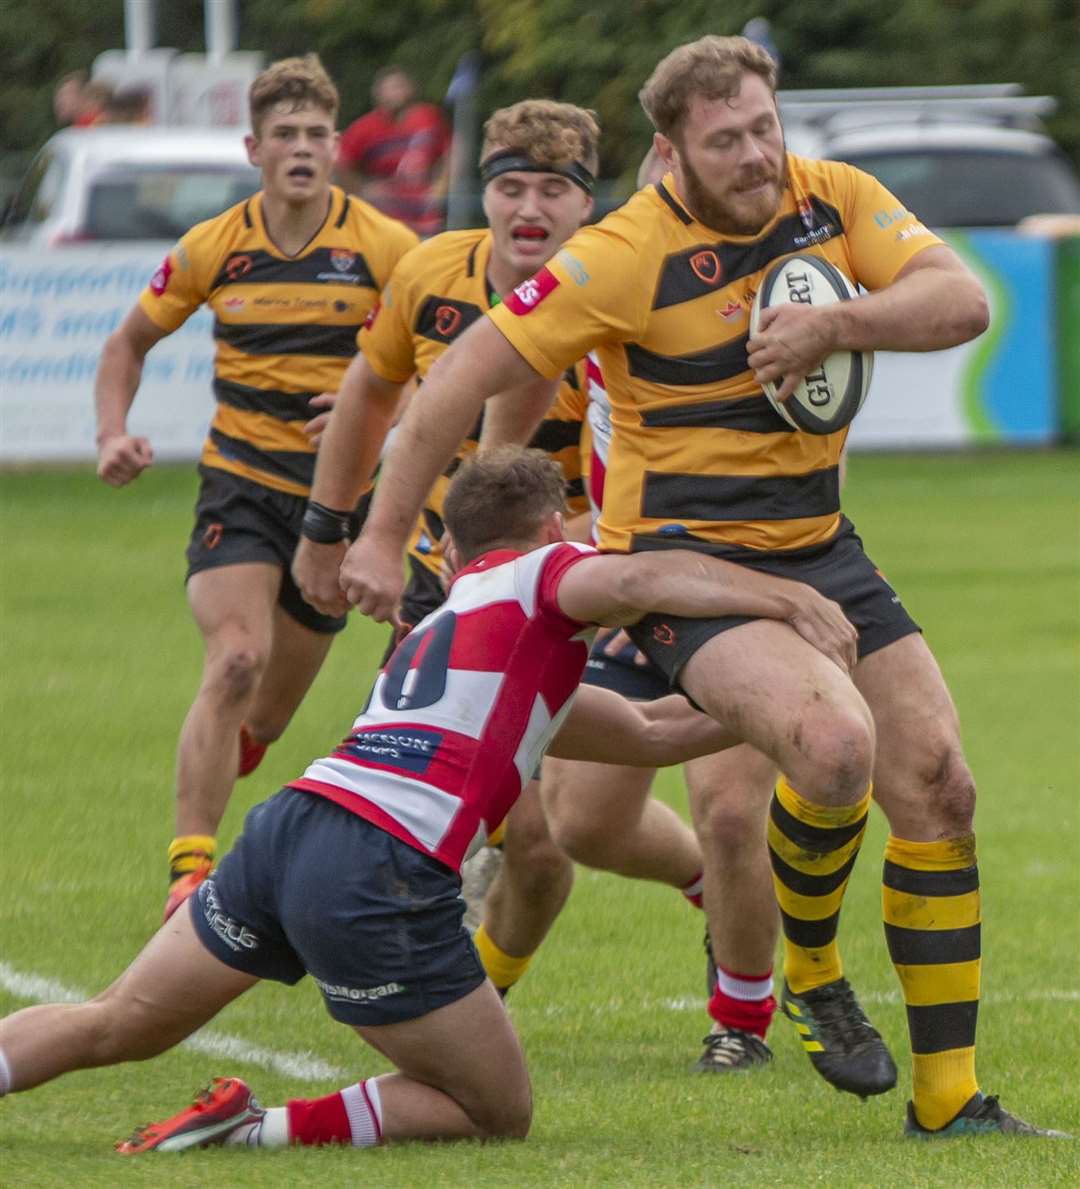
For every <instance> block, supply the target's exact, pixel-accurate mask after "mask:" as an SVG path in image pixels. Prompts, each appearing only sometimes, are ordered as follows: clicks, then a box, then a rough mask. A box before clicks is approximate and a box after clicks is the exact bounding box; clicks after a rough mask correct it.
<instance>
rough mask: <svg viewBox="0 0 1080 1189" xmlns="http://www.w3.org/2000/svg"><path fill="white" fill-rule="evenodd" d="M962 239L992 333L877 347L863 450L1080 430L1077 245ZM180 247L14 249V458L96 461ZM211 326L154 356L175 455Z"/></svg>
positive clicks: (0, 321)
mask: <svg viewBox="0 0 1080 1189" xmlns="http://www.w3.org/2000/svg"><path fill="white" fill-rule="evenodd" d="M948 238H949V241H950V243H952V244H953V246H954V247H955V248H956V249H957V250H958V251H959V252H960V254H961V255H962V256H963V257H964V259H965V260H966V261H967V263H968V264H969V265H970V266H971V267H972V268H973V269H974V270H975V272H976V273H977V274H978V276H979V278H980V279H981V281H982V282H983V284H984V286H985V287H986V290H987V292H988V294H989V296H990V305H991V325H990V329H989V330H988V331H987V332H986V334H984V335H982V336H981V337H980V338H978V339H976V340H975V341H974V342H972V343H967V344H965V345H964V346H962V347H956V348H953V349H951V350H948V351H934V352H928V353H925V354H902V355H900V354H891V353H889V352H878V353H877V357H876V360H875V367H874V380H873V384H872V386H871V389H870V395H869V397H868V399H867V402H866V405H865V406H864V408H863V410H862V411H861V412H860V414H859V416H858V418H857V419H856V421H855V424H854V425H853V427H852V431H851V438H850V441H851V446H852V449H854V450H858V449H909V448H911V449H918V448H944V447H963V446H976V445H1039V444H1044V443H1050V442H1053V441H1055V440H1057V439H1058V437H1059V436H1060V434H1061V430H1062V423H1061V421H1062V413H1063V410H1062V408H1061V403H1062V402H1061V400H1060V398H1059V388H1060V387H1061V386H1062V385H1064V386H1066V387H1068V388H1069V391H1070V392H1071V393H1072V396H1071V398H1069V399H1068V400H1067V401H1066V402H1065V407H1066V410H1071V411H1069V412H1066V416H1068V417H1070V418H1071V419H1072V422H1071V423H1072V424H1073V426H1074V432H1075V431H1076V428H1077V427H1080V363H1078V362H1077V355H1076V343H1077V342H1078V341H1080V323H1078V314H1077V306H1076V301H1077V299H1076V285H1077V280H1078V276H1080V252H1078V251H1077V247H1076V242H1073V241H1065V242H1064V243H1061V244H1055V243H1054V242H1053V241H1052V240H1042V239H1034V238H1027V237H1022V236H1018V235H1016V234H1014V233H1013V232H1010V231H972V232H968V233H950V234H949V236H948ZM167 247H168V245H163V244H154V245H150V246H141V245H140V246H138V247H124V246H120V245H113V246H103V247H71V248H63V249H54V250H52V251H46V252H39V251H32V250H27V249H0V462H22V461H63V460H71V461H76V460H91V459H93V458H94V457H95V450H94V404H93V384H94V374H95V372H96V370H97V365H98V360H99V358H100V354H101V349H102V346H103V344H104V342H105V340H106V338H107V337H108V336H109V334H110V333H111V332H112V331H113V330H114V329H115V328H116V327H117V326H119V324H120V322H121V321H122V319H123V318H124V316H125V315H126V313H127V311H128V310H129V309H130V308H131V307H132V305H133V304H134V303H135V300H136V298H137V297H138V295H139V293H140V292H141V290H142V289H143V287H144V286H145V285H146V284H147V282H148V281H149V279H150V277H151V276H152V275H153V273H154V271H155V269H156V268H157V267H158V265H159V264H160V263H161V260H162V258H163V256H164V254H165V252H166V250H167ZM1058 249H1065V253H1064V256H1063V259H1062V262H1061V264H1062V267H1061V272H1060V277H1056V275H1055V267H1054V263H1055V251H1056V250H1058ZM1070 295H1071V297H1070ZM1063 301H1064V302H1065V303H1066V308H1065V309H1060V308H1059V306H1060V303H1062V302H1063ZM1070 301H1071V305H1070V304H1069V303H1070ZM1070 310H1071V313H1070V312H1069V311H1070ZM932 315H933V311H929V310H928V311H927V316H928V317H930V316H932ZM212 333H213V324H212V319H211V317H210V315H209V314H208V313H207V312H206V311H205V310H200V311H199V312H198V313H196V314H195V315H194V316H193V317H192V318H190V319H189V320H188V322H187V323H185V325H184V326H183V327H181V328H180V330H178V331H177V332H176V333H175V334H172V335H170V336H169V337H168V338H166V339H164V340H163V341H162V342H160V343H159V344H158V345H157V346H156V347H154V349H153V350H152V351H151V352H150V354H149V355H148V356H147V360H146V366H145V368H144V371H143V379H142V384H141V386H140V388H139V393H138V396H137V397H136V400H135V403H134V406H133V409H132V413H131V417H130V422H129V424H130V428H131V430H132V432H133V433H137V434H143V435H145V436H146V437H148V438H149V439H150V441H151V443H152V444H153V447H154V451H155V456H156V457H157V458H158V459H160V460H167V459H194V458H197V457H198V455H199V452H200V447H201V444H202V440H203V437H204V435H205V433H206V428H207V425H208V424H209V421H210V417H211V415H212V413H213V398H212V395H211V379H212V374H213V373H212V368H213V338H212ZM1059 335H1060V336H1062V341H1061V344H1060V351H1061V353H1060V356H1059ZM1059 360H1060V366H1061V368H1062V370H1063V371H1064V372H1065V374H1064V375H1062V376H1061V377H1060V378H1059ZM1070 402H1071V403H1070Z"/></svg>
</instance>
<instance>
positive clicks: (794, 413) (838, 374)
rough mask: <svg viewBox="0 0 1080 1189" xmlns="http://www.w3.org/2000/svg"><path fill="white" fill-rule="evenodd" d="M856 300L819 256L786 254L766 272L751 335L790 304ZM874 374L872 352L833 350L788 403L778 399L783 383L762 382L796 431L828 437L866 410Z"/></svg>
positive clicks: (835, 270) (768, 396)
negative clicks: (767, 313) (770, 313)
mask: <svg viewBox="0 0 1080 1189" xmlns="http://www.w3.org/2000/svg"><path fill="white" fill-rule="evenodd" d="M855 296H856V292H855V287H854V286H853V285H852V283H851V282H850V281H849V280H848V279H847V277H845V276H844V274H843V273H842V272H841V271H840V270H839V269H838V268H836V267H834V266H833V265H832V264H830V263H829V261H828V260H825V259H823V258H822V257H821V256H810V255H800V256H787V257H785V259H783V260H780V261H778V262H777V263H776V264H774V265H773V266H772V268H770V269H769V271H768V272H767V273H766V274H765V279H764V280H763V281H762V283H761V287H760V288H759V289H758V291H757V293H756V294H755V295H754V304H753V306H752V307H751V309H750V336H751V338H752V337H753V336H754V335H755V334H756V333H757V328H758V322H759V320H760V318H761V314H762V311H763V310H767V309H770V308H771V307H772V306H775V305H783V304H784V303H786V302H798V303H800V304H803V305H812V306H823V305H832V304H833V302H837V301H849V300H850V299H851V298H853V297H855ZM873 371H874V353H873V352H872V351H835V352H833V354H832V355H830V356H828V358H827V359H826V360H825V362H824V363H823V364H822V365H821V366H820V367H819V368H818V369H817V370H816V371H814V372H811V373H810V375H808V376H806V377H805V378H804V379H803V380H802V381H801V382H800V383H799V385H798V386H797V387H796V389H795V391H794V392H793V393H792V394H791V396H789V397H788V399H787V400H786V401H780V400H777V399H776V394H777V392H778V391H779V389H780V384H779V383H777V382H775V381H774V382H771V383H767V384H762V388H763V389H764V391H765V397H766V399H767V400H768V402H769V404H771V405H772V407H773V408H774V409H775V410H776V411H777V412H778V413H779V414H780V416H781V417H783V419H784V420H785V421H786V422H787V423H788V425H790V426H791V427H792V428H793V429H801V430H804V431H805V432H806V433H815V434H827V433H834V432H835V431H836V430H838V429H843V428H844V426H845V425H849V424H850V423H851V422H852V420H854V417H855V414H856V413H857V412H858V411H859V410H860V409H861V408H862V406H863V401H865V400H866V394H867V392H868V391H869V388H870V377H871V376H872V374H873Z"/></svg>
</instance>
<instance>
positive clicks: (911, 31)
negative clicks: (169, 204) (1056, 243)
mask: <svg viewBox="0 0 1080 1189" xmlns="http://www.w3.org/2000/svg"><path fill="white" fill-rule="evenodd" d="M156 7H157V44H158V45H161V46H172V47H175V48H176V49H179V50H181V51H184V52H198V51H201V50H202V49H203V48H204V44H203V0H163V2H159V3H158V4H157V6H156ZM237 7H238V16H239V46H238V48H240V49H244V50H259V51H261V52H262V53H263V54H264V55H265V56H266V60H267V61H271V60H273V59H275V58H280V57H285V56H288V55H291V54H296V53H303V52H306V51H308V50H315V51H317V52H318V53H319V54H320V55H321V56H322V59H323V61H324V63H325V64H326V66H327V68H328V70H329V71H330V73H331V74H332V75H333V77H334V79H335V80H336V82H337V84H338V87H339V89H340V91H341V97H342V123H343V126H344V124H345V123H346V122H347V121H349V120H351V119H354V118H355V117H356V116H358V115H360V114H361V113H362V112H364V111H366V110H367V109H368V107H369V106H370V98H369V97H370V88H371V81H372V76H373V75H374V73H375V71H376V70H377V69H378V68H379V67H380V66H382V65H385V64H387V63H389V62H394V63H396V64H398V65H401V66H404V67H405V68H406V69H408V70H409V71H410V73H412V74H414V75H415V77H416V78H417V79H418V81H419V83H420V86H421V90H422V91H423V93H424V96H425V97H426V98H429V99H432V100H436V101H438V100H441V99H443V97H444V96H445V94H446V89H447V86H448V84H449V83H450V80H451V78H452V76H453V74H454V69H455V66H456V64H457V62H458V61H459V59H460V57H461V55H462V54H463V53H465V52H466V51H469V50H472V51H476V52H478V54H479V57H480V63H481V82H480V88H479V93H478V96H477V109H478V111H479V112H481V113H486V112H488V111H490V110H491V109H493V108H495V107H499V106H503V105H505V104H508V103H513V102H515V101H516V100H518V99H522V98H525V97H527V96H548V97H551V98H556V99H562V100H565V101H567V102H571V103H577V104H580V105H582V106H585V107H591V108H592V109H594V110H595V111H596V112H597V114H598V116H599V119H600V123H601V126H602V128H603V134H604V136H603V158H602V162H601V173H602V174H603V175H604V176H606V177H608V178H623V179H624V180H625V179H628V178H629V177H631V176H632V174H633V171H634V169H635V168H636V166H637V162H638V161H639V160H640V157H641V155H642V153H643V151H644V147H645V146H646V144H647V143H648V138H649V132H650V129H649V126H648V123H647V121H646V119H645V117H644V115H643V113H642V112H641V109H640V106H639V104H638V102H637V92H638V90H639V88H640V87H641V85H642V83H643V82H644V81H645V79H646V78H647V77H648V75H649V73H650V72H651V70H652V68H653V66H654V65H655V64H656V62H657V61H658V60H659V58H660V57H661V56H662V55H663V54H664V53H665V52H666V51H667V50H669V49H671V48H672V47H673V46H675V45H678V44H679V43H680V42H683V41H689V40H692V39H694V38H696V37H699V36H701V35H702V34H704V33H724V34H726V33H737V32H739V31H740V30H741V29H742V27H743V26H744V24H745V23H746V21H747V20H749V19H750V18H752V17H757V16H760V17H765V18H767V19H768V20H769V21H770V24H771V30H772V39H773V41H774V42H775V44H776V47H777V48H778V50H779V52H780V56H781V62H782V72H781V86H783V87H789V88H813V87H848V86H852V87H854V86H890V85H913V84H946V83H975V82H1019V83H1022V84H1024V86H1025V87H1026V89H1027V90H1028V91H1029V93H1032V94H1044V93H1049V94H1052V95H1054V96H1056V97H1057V98H1058V100H1059V101H1060V108H1059V112H1058V114H1057V116H1056V117H1054V119H1053V120H1052V121H1051V123H1050V129H1051V132H1052V134H1053V135H1054V136H1055V138H1056V139H1057V141H1058V143H1059V144H1061V146H1062V147H1063V148H1064V149H1065V151H1066V152H1067V153H1068V154H1069V155H1070V156H1071V157H1072V159H1073V160H1074V161H1075V162H1076V163H1077V164H1078V165H1080V53H1078V52H1077V45H1078V42H1080V3H1078V0H1025V2H1024V4H1023V6H1022V9H1023V11H1022V15H1021V11H1020V9H1019V8H1018V6H1017V4H1016V2H1015V0H893V3H891V4H889V5H882V4H881V3H879V0H832V2H831V3H830V4H829V5H809V4H792V3H790V0H728V2H727V3H726V4H723V5H718V4H716V3H715V0H588V3H581V0H396V2H395V3H393V4H387V3H386V0H239V4H238V6H237ZM123 10H124V5H123V0H98V2H97V4H95V5H94V6H93V7H92V8H87V6H86V4H85V2H84V0H33V2H31V0H17V2H16V3H15V4H5V5H2V6H0V45H3V46H4V49H5V58H6V67H7V69H6V70H5V73H4V77H3V79H0V145H2V148H3V154H2V158H0V159H2V161H3V164H2V165H0V170H2V171H3V172H4V173H7V174H10V172H11V171H12V169H13V168H17V167H21V165H22V164H23V163H24V162H25V160H26V158H27V156H28V154H29V153H30V152H32V151H33V149H35V148H36V147H37V146H38V145H40V144H41V143H42V142H43V141H44V140H45V139H46V137H48V136H49V134H50V133H51V132H53V131H55V128H56V124H55V121H54V118H53V114H52V90H53V87H54V84H55V82H56V80H57V79H58V78H60V77H61V76H62V75H63V74H64V73H66V72H68V71H71V70H76V69H86V68H88V67H89V66H90V64H91V62H92V61H93V58H94V57H95V56H96V55H97V54H98V53H100V52H101V51H102V50H105V49H116V48H121V47H122V46H123V45H124V12H123Z"/></svg>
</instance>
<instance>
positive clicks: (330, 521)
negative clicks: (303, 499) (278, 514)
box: [300, 500, 352, 545]
mask: <svg viewBox="0 0 1080 1189" xmlns="http://www.w3.org/2000/svg"><path fill="white" fill-rule="evenodd" d="M351 520H352V513H350V512H338V511H337V510H336V509H334V508H326V507H324V506H323V505H322V504H317V503H316V502H315V501H314V500H308V505H307V507H306V508H305V509H304V519H303V522H302V523H301V525H300V535H301V536H302V537H307V539H308V540H309V541H314V542H315V544H316V545H336V544H337V543H338V541H347V540H348V539H349V536H350V531H349V530H350V528H351V524H350V522H351Z"/></svg>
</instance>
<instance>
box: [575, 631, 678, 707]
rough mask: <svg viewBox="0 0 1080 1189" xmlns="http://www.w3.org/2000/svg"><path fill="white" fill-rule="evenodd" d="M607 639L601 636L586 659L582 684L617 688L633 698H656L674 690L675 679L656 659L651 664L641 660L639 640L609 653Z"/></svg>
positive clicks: (646, 699)
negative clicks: (637, 657) (672, 681)
mask: <svg viewBox="0 0 1080 1189" xmlns="http://www.w3.org/2000/svg"><path fill="white" fill-rule="evenodd" d="M607 643H608V641H607V640H598V641H597V642H596V643H595V644H594V645H593V646H592V651H591V652H590V653H589V659H588V660H587V661H586V662H585V672H584V674H583V675H582V678H581V684H582V685H598V686H599V687H600V688H601V689H610V690H614V692H615V693H617V694H622V696H623V697H624V698H629V699H630V701H632V702H655V701H656V699H657V698H663V697H666V696H667V695H668V694H669V693H671V683H670V682H669V681H668V679H667V677H665V676H664V674H663V672H662V671H661V670H660V669H658V668H657V667H656V666H655V665H654V664H653V663H652V661H650V662H649V663H648V664H647V665H639V664H638V663H637V661H636V659H635V658H636V656H637V653H638V647H637V645H636V644H627V645H626V646H625V647H624V648H620V649H619V651H618V652H617V653H616V654H615V655H614V656H605V655H604V645H605V644H607Z"/></svg>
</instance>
